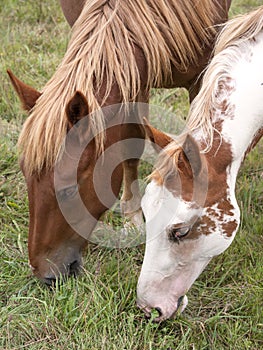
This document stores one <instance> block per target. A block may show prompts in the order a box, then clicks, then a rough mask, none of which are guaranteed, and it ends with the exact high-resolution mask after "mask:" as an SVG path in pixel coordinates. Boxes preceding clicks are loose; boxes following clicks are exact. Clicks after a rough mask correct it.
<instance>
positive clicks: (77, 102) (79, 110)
mask: <svg viewBox="0 0 263 350" xmlns="http://www.w3.org/2000/svg"><path fill="white" fill-rule="evenodd" d="M88 114H89V107H88V102H87V100H86V97H85V96H84V95H83V94H82V92H80V91H76V92H75V94H74V96H73V97H72V98H71V100H70V101H69V102H68V104H67V106H66V115H67V118H68V122H69V124H70V126H71V127H72V126H73V125H74V124H76V123H77V122H78V121H80V120H81V119H82V118H83V117H86V116H87V115H88Z"/></svg>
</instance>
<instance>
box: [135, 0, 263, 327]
mask: <svg viewBox="0 0 263 350" xmlns="http://www.w3.org/2000/svg"><path fill="white" fill-rule="evenodd" d="M262 64H263V6H262V7H260V8H258V9H257V10H256V11H254V12H252V13H250V14H247V15H243V16H240V17H237V18H235V19H233V20H231V21H229V22H228V23H227V24H226V26H225V27H224V29H223V31H222V33H221V35H220V36H219V38H218V41H217V44H216V47H215V55H214V58H213V60H212V61H211V63H210V65H209V66H208V68H207V70H206V73H205V75H204V79H203V83H202V88H201V90H200V93H199V94H198V96H197V97H196V99H195V100H194V101H193V104H192V106H191V110H190V114H189V120H188V125H187V127H188V131H190V133H187V134H184V135H182V136H181V140H178V142H179V143H180V145H181V146H180V145H179V146H178V142H175V141H174V140H172V139H171V138H169V137H168V136H167V135H165V134H163V133H161V132H160V131H158V130H156V129H154V128H152V127H151V126H150V125H148V126H147V127H146V128H147V130H148V131H147V132H148V135H149V137H150V139H151V140H152V141H153V142H157V143H158V144H159V146H160V147H162V148H163V147H165V146H166V147H165V148H164V150H163V151H162V153H161V154H160V155H159V160H158V162H157V167H156V170H155V171H154V172H153V174H152V175H151V179H152V180H151V182H150V184H149V185H148V186H147V188H146V192H145V195H144V197H143V199H142V208H143V212H144V215H145V218H146V231H147V233H146V236H147V242H146V251H145V257H144V261H143V266H142V270H141V274H140V278H139V281H138V305H139V307H140V308H142V309H143V310H144V311H145V313H146V315H148V316H150V313H151V310H153V309H156V310H158V312H159V317H157V318H156V321H162V320H164V319H167V318H171V317H172V316H173V315H174V313H175V312H176V310H177V309H178V308H179V309H180V308H181V309H184V308H185V306H186V304H187V297H186V296H185V295H186V293H187V291H188V290H189V288H190V287H191V285H192V284H193V283H194V281H195V280H196V278H197V277H198V276H199V275H200V273H201V272H202V271H203V269H204V268H205V267H206V265H207V264H208V263H209V261H210V260H211V259H212V258H213V257H214V256H216V255H218V254H220V253H222V252H223V251H224V250H225V249H227V248H228V247H229V245H230V244H231V242H232V241H233V239H234V236H235V234H236V232H237V230H238V226H239V223H240V210H239V207H238V204H237V201H236V197H235V183H236V177H237V173H238V170H239V167H240V165H241V163H242V161H243V159H244V157H245V155H246V154H247V153H248V152H249V151H250V149H251V148H252V147H253V146H255V144H256V143H257V142H258V141H259V139H260V138H261V136H262V135H263V69H262ZM196 114H202V115H203V116H205V120H206V121H205V122H204V123H203V124H201V125H200V126H199V127H197V128H195V127H193V125H192V121H193V120H194V119H195V118H196ZM180 304H181V305H180Z"/></svg>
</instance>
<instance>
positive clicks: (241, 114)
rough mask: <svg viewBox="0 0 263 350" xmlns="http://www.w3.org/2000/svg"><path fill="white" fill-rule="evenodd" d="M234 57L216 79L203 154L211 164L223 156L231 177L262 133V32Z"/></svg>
mask: <svg viewBox="0 0 263 350" xmlns="http://www.w3.org/2000/svg"><path fill="white" fill-rule="evenodd" d="M237 56H238V58H237V57H235V60H233V62H234V63H233V64H232V67H231V69H230V70H229V74H227V76H225V77H224V78H222V81H221V82H220V83H221V89H222V86H223V92H222V91H219V95H220V96H219V98H220V100H219V101H217V102H218V104H217V108H215V110H214V112H213V113H212V115H211V118H212V124H213V126H214V130H215V131H214V140H213V144H212V148H211V150H210V151H209V152H208V153H207V157H208V158H209V157H210V158H211V162H213V163H214V165H216V163H219V162H220V157H223V158H224V162H223V166H224V167H225V168H227V167H230V168H231V169H232V170H233V174H235V176H236V174H237V172H238V169H239V167H240V164H241V163H242V161H243V159H244V158H245V156H246V155H247V153H248V152H249V151H250V150H251V149H252V148H253V147H254V146H255V144H256V143H257V142H258V141H259V139H260V138H261V137H262V135H263V71H262V62H263V31H261V32H260V33H259V34H258V35H257V36H256V37H255V39H254V40H250V41H248V42H247V44H246V45H243V46H242V49H240V52H238V53H237ZM218 89H219V87H218ZM200 134H201V131H200V129H199V130H198V131H197V132H196V133H195V135H196V138H197V139H199V142H200ZM227 148H228V149H229V151H227ZM227 152H230V153H229V154H230V155H231V156H230V157H227V156H226V153H227Z"/></svg>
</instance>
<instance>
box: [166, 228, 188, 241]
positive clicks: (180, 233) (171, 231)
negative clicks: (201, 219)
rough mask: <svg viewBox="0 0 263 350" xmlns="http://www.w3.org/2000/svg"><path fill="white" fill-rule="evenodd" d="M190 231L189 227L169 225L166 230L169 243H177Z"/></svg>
mask: <svg viewBox="0 0 263 350" xmlns="http://www.w3.org/2000/svg"><path fill="white" fill-rule="evenodd" d="M190 230H191V227H190V226H179V225H171V226H170V227H169V228H168V238H169V240H170V241H173V242H174V241H175V242H177V243H179V241H180V239H181V238H184V237H185V236H187V235H188V233H189V232H190Z"/></svg>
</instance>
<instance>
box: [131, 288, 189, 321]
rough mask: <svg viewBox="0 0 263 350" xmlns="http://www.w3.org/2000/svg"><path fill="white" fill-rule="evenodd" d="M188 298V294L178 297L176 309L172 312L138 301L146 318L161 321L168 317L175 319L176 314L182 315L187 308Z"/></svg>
mask: <svg viewBox="0 0 263 350" xmlns="http://www.w3.org/2000/svg"><path fill="white" fill-rule="evenodd" d="M187 303H188V298H187V296H186V295H182V296H181V297H179V298H178V301H177V304H176V309H175V311H173V312H171V313H167V312H163V311H162V309H161V308H160V307H155V308H151V307H149V306H142V305H140V304H139V303H137V305H138V307H139V308H140V309H141V310H142V311H143V312H144V314H145V317H146V319H148V320H151V321H152V322H154V323H160V322H163V321H165V320H167V319H173V318H175V317H176V315H178V314H179V315H180V314H181V313H182V312H183V311H184V309H185V308H186V306H187Z"/></svg>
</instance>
